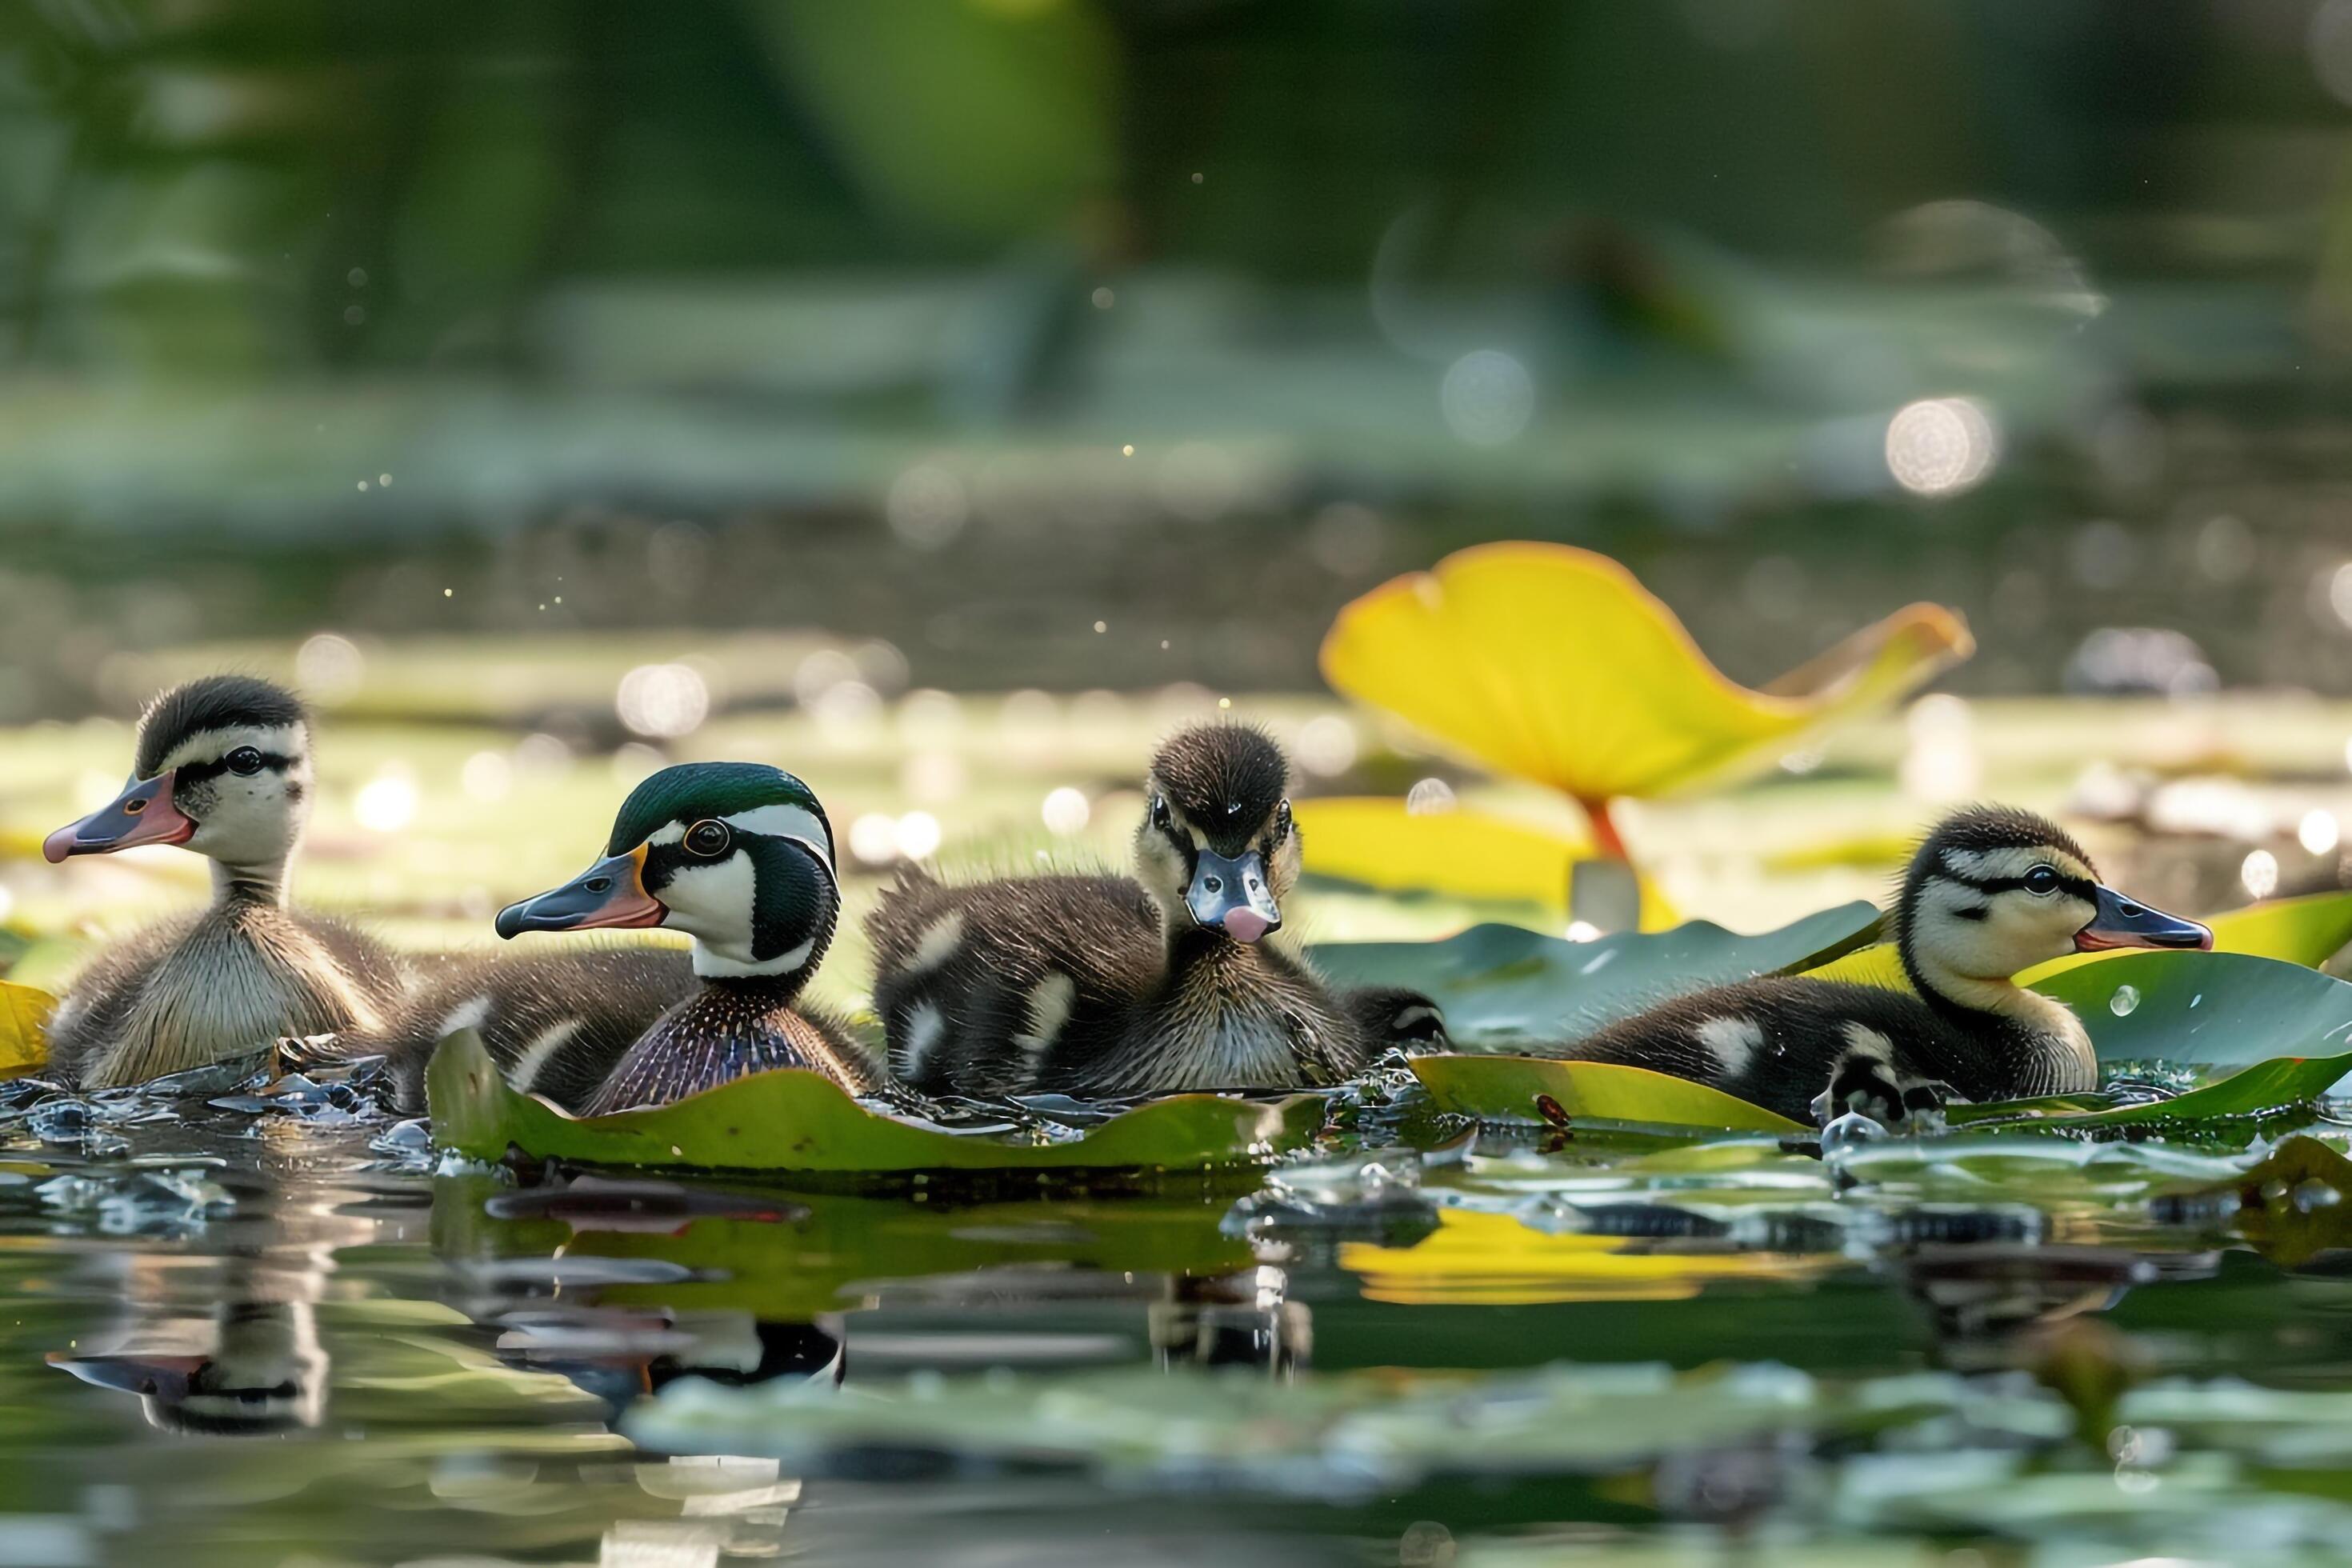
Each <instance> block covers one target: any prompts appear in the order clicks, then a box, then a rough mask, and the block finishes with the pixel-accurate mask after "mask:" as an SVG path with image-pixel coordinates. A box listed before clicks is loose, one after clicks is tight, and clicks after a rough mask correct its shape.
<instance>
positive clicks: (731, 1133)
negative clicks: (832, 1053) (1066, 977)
mask: <svg viewBox="0 0 2352 1568" xmlns="http://www.w3.org/2000/svg"><path fill="white" fill-rule="evenodd" d="M425 1087H426V1092H427V1095H428V1096H429V1098H430V1100H431V1104H432V1110H433V1134H434V1138H435V1141H436V1142H438V1143H439V1144H440V1145H441V1147H443V1148H445V1149H448V1150H452V1151H454V1152H457V1153H459V1154H463V1155H465V1156H467V1157H468V1158H470V1159H476V1160H498V1159H503V1158H504V1157H505V1156H506V1154H507V1152H508V1151H509V1148H516V1149H520V1150H521V1151H522V1152H524V1153H526V1154H529V1155H532V1156H535V1157H538V1158H542V1159H546V1158H555V1159H566V1160H581V1161H586V1162H590V1163H597V1164H606V1165H635V1166H648V1167H666V1168H701V1169H710V1170H739V1171H778V1172H783V1171H797V1172H809V1173H818V1172H875V1173H883V1172H911V1171H949V1170H954V1171H1070V1170H1121V1171H1126V1170H1157V1171H1197V1170H1217V1169H1230V1168H1239V1167H1254V1166H1255V1165H1258V1164H1261V1163H1264V1162H1265V1161H1266V1160H1267V1159H1269V1158H1270V1157H1272V1156H1273V1155H1274V1154H1276V1153H1277V1152H1281V1151H1282V1150H1285V1149H1290V1148H1296V1147H1297V1146H1299V1145H1300V1144H1303V1143H1305V1142H1308V1141H1309V1140H1310V1139H1312V1138H1313V1137H1314V1136H1315V1134H1316V1133H1317V1132H1318V1131H1319V1130H1320V1129H1321V1127H1322V1125H1323V1112H1324V1105H1323V1101H1322V1100H1321V1099H1319V1098H1318V1097H1317V1096H1314V1095H1292V1096H1289V1097H1287V1098H1286V1099H1282V1100H1234V1099H1225V1098H1223V1097H1220V1096H1216V1095H1208V1094H1182V1095H1175V1096H1171V1098H1169V1099H1166V1100H1154V1101H1153V1102H1151V1103H1150V1104H1149V1105H1142V1106H1138V1107H1137V1108H1136V1109H1134V1110H1129V1111H1126V1112H1123V1113H1121V1114H1120V1115H1118V1116H1115V1117H1112V1118H1111V1119H1110V1120H1109V1121H1106V1122H1104V1123H1103V1124H1102V1125H1101V1126H1099V1127H1097V1128H1095V1129H1093V1130H1092V1131H1087V1132H1086V1133H1084V1134H1082V1135H1081V1136H1079V1137H1076V1138H1073V1139H1071V1140H1069V1141H1067V1142H1055V1143H1044V1144H1036V1143H1008V1142H1001V1141H999V1140H996V1139H993V1138H988V1137H982V1136H977V1135H970V1134H959V1133H954V1132H950V1131H945V1130H944V1129H941V1128H938V1127H930V1126H925V1125H922V1124H919V1123H917V1122H913V1121H900V1120H898V1118H896V1117H891V1116H885V1115H882V1114H879V1113H878V1112H876V1111H872V1110H866V1108H865V1107H864V1106H862V1105H860V1104H858V1103H857V1102H856V1100H852V1099H851V1098H850V1097H849V1096H848V1095H847V1094H846V1093H845V1092H844V1091H843V1090H842V1089H841V1088H840V1087H839V1086H838V1085H836V1084H835V1083H834V1082H833V1080H832V1079H827V1078H825V1077H824V1076H823V1075H821V1074H818V1073H814V1072H808V1071H803V1070H801V1069H798V1068H788V1069H783V1070H779V1071H774V1072H762V1073H754V1074H752V1075H751V1077H749V1078H743V1079H737V1080H735V1081H734V1082H732V1083H729V1084H723V1085H721V1086H720V1087H719V1088H717V1089H708V1090H705V1091H704V1092H703V1093H700V1094H696V1095H689V1096H688V1097H687V1098H686V1099H684V1100H678V1101H677V1102H676V1103H674V1104H670V1105H661V1106H651V1107H647V1108H646V1109H644V1110H623V1111H616V1112H614V1113H613V1114H612V1115H609V1116H587V1117H573V1116H567V1115H566V1114H564V1113H563V1112H562V1111H561V1110H556V1109H555V1108H554V1107H553V1106H551V1105H550V1104H548V1103H547V1102H546V1101H545V1100H537V1099H534V1098H532V1097H530V1096H529V1095H524V1094H518V1093H516V1092H515V1090H514V1089H512V1088H510V1087H509V1085H508V1083H507V1081H506V1079H504V1078H503V1077H502V1076H501V1075H500V1074H499V1069H498V1068H497V1066H496V1065H495V1064H494V1063H492V1062H491V1060H490V1058H489V1056H488V1053H487V1052H485V1051H484V1050H483V1049H482V1046H481V1041H480V1039H479V1037H478V1036H476V1035H475V1034H474V1032H473V1031H471V1030H467V1031H466V1032H465V1033H463V1034H458V1035H453V1036H451V1037H449V1038H448V1039H446V1040H444V1041H443V1042H442V1043H441V1048H440V1049H439V1050H438V1051H436V1053H435V1054H434V1058H433V1064H432V1066H431V1067H430V1068H428V1069H427V1070H426V1074H425Z"/></svg>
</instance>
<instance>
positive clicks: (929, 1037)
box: [866, 724, 1436, 1095]
mask: <svg viewBox="0 0 2352 1568" xmlns="http://www.w3.org/2000/svg"><path fill="white" fill-rule="evenodd" d="M1289 778H1290V765H1289V763H1288V762H1287V761H1286V759H1285V758H1284V756H1283V754H1282V749H1281V748H1280V747H1279V746H1277V745H1276V744H1275V742H1273V740H1272V739H1270V738H1269V737H1268V736H1267V735H1266V734H1265V732H1264V731H1259V730H1256V729H1252V728H1249V727H1247V726H1244V725H1238V724H1207V725H1199V726H1195V727H1193V728H1190V729H1187V730H1184V731H1181V732H1179V733H1178V734H1177V735H1176V736H1174V737H1173V738H1172V739H1171V740H1170V741H1169V742H1167V743H1166V744H1165V745H1163V746H1162V747H1161V748H1160V752H1159V754H1158V755H1157V756H1156V757H1155V758H1154V759H1153V761H1152V763H1151V771H1150V776H1149V777H1148V779H1147V780H1146V783H1145V793H1146V795H1147V796H1148V798H1149V799H1150V808H1149V811H1148V814H1147V816H1146V817H1145V820H1144V822H1143V824H1142V825H1141V826H1140V827H1139V828H1138V829H1137V832H1136V837H1135V866H1136V872H1137V879H1128V878H1124V877H1110V876H1077V875H1057V876H1049V877H1035V878H1024V879H1010V880H1003V881H992V882H981V883H975V884H971V885H969V886H963V887H951V886H948V885H946V884H944V883H941V882H940V881H939V880H937V879H934V878H932V877H929V876H928V875H926V874H924V873H922V872H920V871H914V870H908V871H902V872H901V873H900V875H899V878H898V882H897V885H896V886H895V887H893V888H892V889H890V890H889V891H888V892H887V893H886V894H885V895H884V898H883V901H882V903H881V904H880V905H879V907H877V910H875V912H874V914H873V915H872V917H871V918H870V919H869V921H867V926H866V930H867V933H868V935H869V936H870V937H871V939H872V941H873V943H874V948H875V952H876V954H877V961H876V962H877V973H876V979H875V987H874V1000H875V1006H876V1010H877V1011H878V1012H879V1013H880V1014H881V1015H882V1018H883V1023H884V1027H885V1029H886V1030H887V1036H888V1041H889V1050H890V1058H891V1066H892V1068H893V1070H894V1071H895V1072H896V1073H897V1074H898V1077H899V1078H900V1079H903V1080H904V1081H906V1082H908V1083H909V1084H911V1085H913V1086H914V1087H916V1088H919V1089H925V1090H928V1091H929V1092H933V1093H963V1094H985V1093H1011V1092H1017V1091H1022V1090H1026V1089H1042V1090H1049V1091H1061V1092H1066V1093H1083V1094H1094V1095H1133V1094H1151V1093H1165V1092H1171V1091H1175V1090H1181V1089H1232V1088H1272V1087H1277V1086H1288V1085H1305V1084H1330V1083H1337V1082H1339V1081H1340V1080H1341V1079H1346V1078H1348V1077H1349V1075H1350V1074H1352V1073H1354V1072H1355V1071H1356V1070H1357V1069H1358V1068H1360V1067H1361V1066H1362V1065H1363V1062H1364V1060H1365V1058H1366V1057H1367V1056H1368V1055H1369V1054H1370V1051H1371V1050H1372V1049H1373V1048H1374V1047H1376V1046H1377V1045H1381V1044H1385V1043H1387V1042H1388V1039H1389V1037H1391V1033H1392V1032H1393V1033H1394V1034H1395V1035H1396V1036H1397V1037H1402V1038H1416V1039H1426V1038H1427V1037H1430V1035H1431V1034H1432V1032H1433V1020H1434V1019H1435V1018H1436V1009H1435V1007H1434V1006H1433V1005H1431V1004H1430V1002H1429V1000H1428V998H1426V997H1423V996H1420V995H1418V994H1413V993H1408V992H1399V991H1385V990H1384V991H1381V992H1379V993H1377V994H1362V995H1360V996H1356V997H1349V998H1335V997H1334V996H1333V995H1332V994H1330V993H1329V992H1328V991H1327V990H1326V989H1325V988H1324V985H1323V984H1322V982H1321V981H1320V980H1319V979H1318V977H1317V976H1316V975H1315V973H1313V972H1312V971H1311V970H1310V969H1308V968H1307V965H1306V963H1304V962H1303V961H1302V960H1300V959H1299V958H1297V957H1296V956H1294V955H1293V954H1291V953H1289V952H1284V951H1282V950H1280V949H1279V948H1277V947H1276V946H1275V945H1274V944H1273V943H1271V942H1267V941H1265V939H1266V938H1268V937H1270V936H1272V935H1273V934H1274V933H1275V932H1276V931H1279V930H1280V929H1281V927H1282V905H1281V900H1282V899H1283V898H1285V897H1286V895H1287V894H1288V893H1289V891H1290V889H1291V887H1292V885H1293V884H1294V883H1295V882H1296V881H1297V879H1298V866H1299V837H1298V829H1297V825H1296V824H1295V823H1294V822H1293V821H1292V819H1291V813H1290V802H1289V801H1288V799H1286V790H1287V789H1288V787H1289Z"/></svg>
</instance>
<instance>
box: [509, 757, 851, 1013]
mask: <svg viewBox="0 0 2352 1568" xmlns="http://www.w3.org/2000/svg"><path fill="white" fill-rule="evenodd" d="M604 853H605V858H604V859H603V860H601V861H599V862H598V863H597V864H595V865H593V866H592V867H590V868H588V869H587V870H586V871H584V872H583V873H582V874H581V875H580V876H578V877H576V878H574V879H572V881H570V882H567V883H565V884H564V885H563V886H562V887H561V888H557V889H553V890H551V891H550V892H545V893H541V894H540V895H539V896H538V897H537V898H534V899H526V900H523V901H522V902H521V903H519V904H510V905H509V906H508V907H507V908H506V909H504V910H499V919H498V931H499V935H500V936H508V937H510V936H514V935H517V934H518V933H520V932H522V931H584V930H589V929H592V928H599V927H613V926H663V927H666V928H667V929H669V930H671V931H684V932H686V933H687V934H688V935H689V936H691V937H693V938H694V965H695V969H696V971H697V972H698V973H702V974H705V975H709V976H714V977H724V976H730V975H751V974H793V973H803V972H806V971H808V970H812V969H814V968H815V967H816V963H817V961H818V960H819V959H820V958H822V957H823V956H824V949H825V946H826V944H827V943H828V942H831V941H832V939H833V929H834V924H835V920H836V919H837V917H838V916H839V913H840V909H841V893H840V889H839V887H838V884H837V883H836V881H835V871H834V846H833V828H832V825H831V824H830V823H828V822H827V821H826V820H825V815H824V806H823V805H820V804H819V803H818V801H817V798H816V795H814V793H813V792H812V791H811V790H810V789H809V787H808V785H806V784H803V783H802V782H801V781H800V780H799V779H797V778H795V777H793V775H792V774H791V773H786V772H784V771H783V770H782V768H772V767H770V766H768V765H767V764H765V763H680V764H679V765H677V766H676V767H667V768H664V769H662V770H661V771H660V772H659V773H655V774H654V775H653V776H652V777H651V778H648V779H646V781H645V782H644V783H643V784H639V785H637V787H636V788H635V790H632V791H631V792H630V794H629V798H628V799H627V800H625V801H624V802H622V803H621V809H620V812H619V814H618V815H617V816H614V819H613V833H612V837H611V838H610V839H609V840H608V841H607V842H606V844H605V847H604Z"/></svg>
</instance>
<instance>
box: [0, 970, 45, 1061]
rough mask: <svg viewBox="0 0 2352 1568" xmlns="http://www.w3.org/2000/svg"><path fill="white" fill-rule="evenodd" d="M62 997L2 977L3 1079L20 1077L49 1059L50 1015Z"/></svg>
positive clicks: (0, 1033)
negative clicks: (11, 982)
mask: <svg viewBox="0 0 2352 1568" xmlns="http://www.w3.org/2000/svg"><path fill="white" fill-rule="evenodd" d="M57 1006H58V999H57V998H56V997H54V996H52V995H50V994H48V993H47V992H46V991H36V990H34V989H33V988H32V987H31V986H29V985H15V984H9V983H8V982H6V981H5V980H0V1078H16V1077H17V1076H19V1075H21V1074H24V1073H28V1072H31V1071H32V1070H33V1069H34V1068H38V1067H46V1066H47V1064H48V1060H49V1034H48V1024H49V1015H50V1014H51V1013H54V1012H56V1011H57Z"/></svg>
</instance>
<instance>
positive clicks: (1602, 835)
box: [1576, 798, 1633, 861]
mask: <svg viewBox="0 0 2352 1568" xmlns="http://www.w3.org/2000/svg"><path fill="white" fill-rule="evenodd" d="M1576 804H1577V805H1580V806H1582V807H1583V808H1584V815H1585V816H1586V817H1588V818H1589V819H1590V820H1591V823H1592V842H1593V846H1594V847H1596V848H1598V849H1599V850H1600V851H1601V857H1602V858H1604V859H1610V860H1628V861H1630V860H1631V859H1633V857H1632V856H1631V855H1628V854H1626V853H1625V841H1624V840H1623V839H1622V838H1620V837H1618V836H1617V825H1616V823H1614V822H1612V821H1611V820H1610V817H1609V802H1608V801H1607V800H1606V799H1605V798H1603V799H1597V800H1585V799H1581V798H1580V799H1579V800H1578V801H1577V803H1576Z"/></svg>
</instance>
